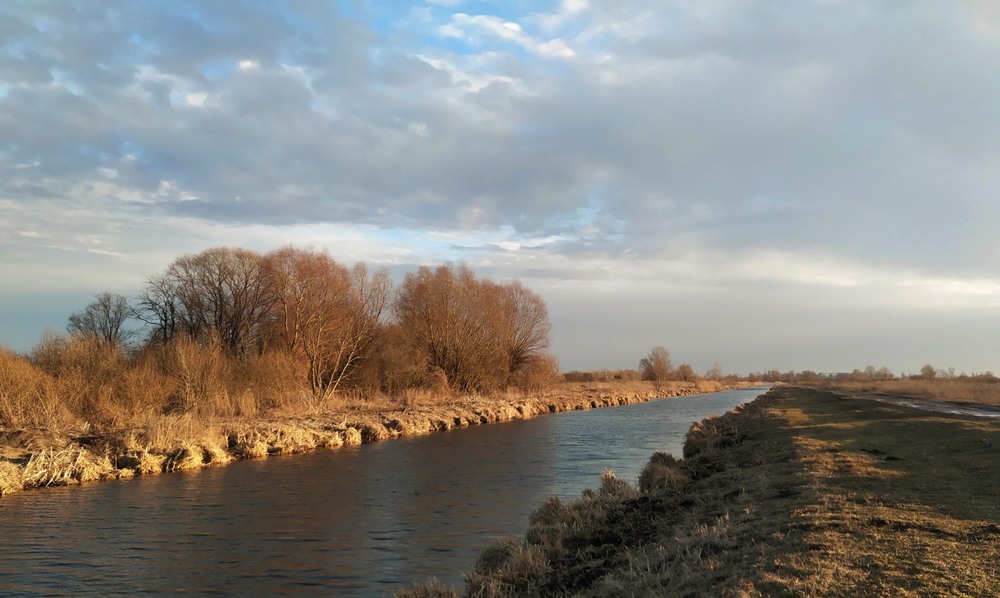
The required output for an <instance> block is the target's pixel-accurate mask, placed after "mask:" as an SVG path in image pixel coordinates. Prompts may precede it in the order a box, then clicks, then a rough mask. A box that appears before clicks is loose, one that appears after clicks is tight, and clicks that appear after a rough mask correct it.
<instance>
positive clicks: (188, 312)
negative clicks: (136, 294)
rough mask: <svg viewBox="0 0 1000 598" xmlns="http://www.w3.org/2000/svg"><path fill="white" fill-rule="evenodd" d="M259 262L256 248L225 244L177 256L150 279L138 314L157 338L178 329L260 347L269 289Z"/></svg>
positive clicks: (237, 348)
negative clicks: (152, 329)
mask: <svg viewBox="0 0 1000 598" xmlns="http://www.w3.org/2000/svg"><path fill="white" fill-rule="evenodd" d="M261 264H262V257H261V256H260V255H259V254H257V253H255V252H253V251H249V250H246V249H239V248H229V247H216V248H213V249H208V250H205V251H203V252H201V253H199V254H197V255H185V256H182V257H180V258H177V259H176V260H175V261H174V262H173V263H172V264H171V265H170V266H169V267H168V268H167V270H166V272H164V273H163V275H161V276H159V277H155V278H152V279H150V281H149V284H148V285H147V290H146V292H145V293H144V294H143V295H142V296H141V297H140V301H139V304H140V311H141V313H142V314H143V316H142V317H143V319H144V320H145V321H147V322H151V323H152V324H153V326H154V332H153V334H154V335H157V336H161V337H162V339H163V340H169V338H172V337H173V336H175V335H177V334H179V333H184V334H187V335H188V336H190V337H191V338H194V339H198V340H201V341H203V342H218V343H219V344H221V345H222V346H223V347H225V348H226V350H227V351H229V353H230V354H232V355H235V356H238V357H239V356H246V355H248V354H250V353H252V352H253V351H255V350H259V349H260V344H261V341H262V339H261V333H262V331H263V328H264V325H265V324H266V322H267V319H268V318H269V317H270V316H271V305H272V303H273V294H272V293H271V289H270V284H269V282H268V281H267V280H266V277H265V273H264V270H263V268H262V267H261Z"/></svg>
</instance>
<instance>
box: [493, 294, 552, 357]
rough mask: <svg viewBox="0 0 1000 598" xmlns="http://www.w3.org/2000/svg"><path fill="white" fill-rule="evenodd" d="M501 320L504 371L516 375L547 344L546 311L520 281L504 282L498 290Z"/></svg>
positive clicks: (539, 300) (547, 316)
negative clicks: (505, 358)
mask: <svg viewBox="0 0 1000 598" xmlns="http://www.w3.org/2000/svg"><path fill="white" fill-rule="evenodd" d="M499 299H500V315H501V321H500V322H498V323H497V325H498V328H499V329H500V330H502V331H503V332H504V343H505V345H506V347H505V349H506V352H507V361H508V363H507V371H508V373H509V374H511V375H513V374H516V373H517V372H518V371H520V370H522V369H523V368H525V367H527V366H528V365H529V364H532V362H533V360H534V359H535V358H536V357H538V356H539V355H540V354H541V353H542V352H543V351H544V350H545V349H547V348H548V346H549V332H550V330H551V328H552V326H551V324H550V323H549V312H548V309H547V308H546V307H545V302H544V301H543V300H542V298H541V297H539V296H538V295H537V294H535V293H534V292H532V291H531V290H530V289H528V288H526V287H525V286H524V285H522V284H521V283H520V282H512V283H510V284H507V285H504V286H503V287H502V289H501V292H500V297H499Z"/></svg>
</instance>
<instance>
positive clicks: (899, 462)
mask: <svg viewBox="0 0 1000 598" xmlns="http://www.w3.org/2000/svg"><path fill="white" fill-rule="evenodd" d="M997 447H1000V422H998V421H996V420H985V419H980V420H977V419H974V418H969V417H963V416H947V415H939V414H934V413H929V412H926V411H918V410H915V409H910V408H906V407H901V406H895V405H889V404H885V403H879V402H875V401H871V400H864V399H851V398H846V397H844V396H843V395H841V394H837V393H832V392H825V391H821V390H810V389H801V388H781V389H777V390H774V391H772V392H771V393H769V394H768V395H767V397H766V398H764V399H761V400H758V401H755V402H754V403H752V404H750V405H748V406H745V407H743V408H740V409H739V410H738V411H737V412H735V413H729V414H726V415H723V416H721V417H713V418H709V419H707V420H705V421H703V422H700V423H699V424H696V425H695V426H693V427H692V429H691V432H690V433H689V435H688V440H687V444H686V446H685V457H686V458H685V459H684V460H683V461H678V460H676V459H673V458H672V457H669V456H667V455H663V454H655V455H654V456H653V457H652V458H651V459H650V462H649V464H647V466H646V468H645V469H644V470H643V473H642V476H641V477H640V482H639V487H638V488H632V487H630V486H629V485H628V484H625V483H624V482H621V481H618V480H614V478H613V477H611V476H609V475H605V477H604V479H603V480H602V481H601V487H600V489H598V490H597V491H591V490H588V491H586V492H584V494H583V495H582V496H581V497H580V498H579V499H577V500H576V501H571V502H568V503H564V502H562V501H560V500H558V499H554V498H553V499H550V500H549V501H548V502H547V503H545V504H544V505H542V506H541V507H539V509H538V510H537V511H536V512H535V514H534V515H532V517H531V520H530V522H529V527H528V529H527V532H526V534H525V536H524V537H522V538H517V539H504V540H500V541H499V542H497V543H496V544H495V545H494V546H492V547H490V548H488V549H487V550H486V552H484V553H483V556H482V557H481V558H480V560H479V563H478V564H477V566H476V569H475V570H474V571H472V572H469V573H468V575H467V587H466V590H465V595H467V596H546V595H580V596H603V595H614V596H647V595H648V596H653V595H670V596H673V595H677V596H682V595H692V596H694V595H699V596H701V595H705V596H708V595H711V596H772V595H805V596H815V595H835V596H861V595H893V596H897V595H898V596H925V595H969V596H987V595H994V593H995V591H996V588H997V587H1000V568H998V567H1000V564H998V561H997V558H996V555H998V554H1000V525H998V524H1000V487H998V484H997V481H998V477H997V474H996V472H995V466H996V463H997V458H998V456H997V453H996V451H997V450H1000V448H997ZM454 592H455V590H453V589H450V588H444V587H442V586H441V585H440V584H437V585H436V586H434V587H431V586H417V587H415V588H413V589H407V590H402V591H400V593H399V595H400V596H436V595H440V596H446V595H454Z"/></svg>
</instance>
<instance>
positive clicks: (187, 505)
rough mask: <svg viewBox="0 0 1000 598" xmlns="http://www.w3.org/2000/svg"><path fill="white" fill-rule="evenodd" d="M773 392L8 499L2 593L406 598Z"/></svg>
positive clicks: (454, 578)
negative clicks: (547, 513)
mask: <svg viewBox="0 0 1000 598" xmlns="http://www.w3.org/2000/svg"><path fill="white" fill-rule="evenodd" d="M763 391H764V389H761V388H754V389H745V390H734V391H726V392H720V393H713V394H707V395H695V396H691V397H680V398H672V399H661V400H658V401H652V402H648V403H641V404H637V405H630V406H625V407H612V408H604V409H594V410H589V411H574V412H567V413H559V414H552V415H546V416H541V417H537V418H534V419H530V420H526V421H516V422H510V423H505V424H494V425H489V426H482V427H475V428H466V429H462V430H453V431H450V432H442V433H437V434H432V435H430V436H421V437H416V438H402V439H398V440H392V441H388V442H382V443H377V444H368V445H363V446H360V447H343V448H340V449H336V450H320V451H316V452H312V453H308V454H304V455H295V456H287V457H271V458H269V459H265V460H258V461H242V462H238V463H234V464H232V465H228V466H226V467H219V468H207V469H201V470H194V471H186V472H179V473H174V474H169V475H161V476H151V477H144V478H139V479H136V480H129V481H113V482H102V483H99V484H89V485H84V486H82V487H70V488H53V489H47V490H44V491H38V492H24V493H21V494H15V495H13V496H10V497H5V498H3V499H2V500H0V595H10V594H25V595H67V594H74V595H81V594H95V595H97V594H99V595H112V594H119V595H134V594H139V593H143V594H170V595H173V594H177V593H181V592H189V593H194V594H197V595H204V594H238V595H262V594H274V593H280V594H294V593H303V594H305V593H313V594H320V595H366V596H371V595H374V596H379V595H383V594H391V592H392V591H393V590H394V589H397V588H399V587H402V586H407V585H410V583H411V582H413V581H421V580H424V579H426V578H427V577H429V576H432V575H433V576H437V577H438V578H439V579H441V580H442V581H446V582H448V583H454V584H460V583H461V581H462V573H461V572H462V571H468V570H470V569H471V568H472V566H473V564H474V563H475V559H476V557H477V556H478V554H479V552H480V551H481V550H482V549H483V548H485V547H486V546H487V545H488V544H489V543H490V542H491V541H492V540H493V539H494V538H496V537H499V536H505V535H518V534H521V533H523V532H524V530H525V528H526V526H527V520H528V516H529V515H530V513H531V512H532V511H533V510H534V509H535V508H536V507H537V506H539V505H540V504H541V503H542V502H543V501H544V500H545V499H546V498H548V497H549V496H552V495H556V496H559V497H561V498H574V497H576V496H579V494H580V492H582V491H583V490H584V489H585V488H587V487H596V486H597V485H598V484H599V478H600V474H601V472H602V471H603V470H605V469H612V470H614V471H615V473H616V474H617V475H618V477H620V478H623V479H626V480H629V481H630V482H635V480H636V478H637V477H638V475H639V472H640V470H641V469H642V466H643V465H644V464H645V462H646V460H647V459H648V458H649V455H650V454H651V453H652V452H653V451H654V450H661V451H667V452H671V453H673V454H674V455H676V456H680V454H681V447H682V444H683V439H684V434H685V433H686V432H687V429H688V427H690V425H691V423H692V422H694V421H697V420H700V419H702V418H704V417H706V416H708V415H711V414H713V413H723V412H725V411H727V410H729V409H731V408H733V407H735V406H736V405H739V404H741V403H745V402H747V401H750V400H753V398H755V397H756V396H757V395H759V394H760V393H762V392H763Z"/></svg>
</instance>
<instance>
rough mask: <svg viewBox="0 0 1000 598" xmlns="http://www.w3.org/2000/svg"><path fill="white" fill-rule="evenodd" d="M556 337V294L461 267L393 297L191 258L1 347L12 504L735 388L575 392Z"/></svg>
mask: <svg viewBox="0 0 1000 598" xmlns="http://www.w3.org/2000/svg"><path fill="white" fill-rule="evenodd" d="M549 333H550V323H549V316H548V311H547V308H546V306H545V303H544V301H543V300H542V298H541V297H540V296H538V295H537V294H535V293H534V292H532V291H531V290H530V289H528V288H527V287H525V286H523V285H522V284H521V283H519V282H516V281H515V282H508V283H498V282H494V281H491V280H489V279H485V278H481V277H478V276H476V275H475V274H474V273H473V272H472V271H471V270H469V269H468V268H467V267H465V266H461V265H453V264H448V265H443V266H439V267H437V268H429V267H422V268H419V269H418V270H417V271H416V272H412V273H409V274H406V275H405V276H404V278H403V279H402V281H401V283H400V284H399V285H393V284H392V283H391V281H390V279H389V277H388V274H387V273H386V272H384V271H380V272H371V271H369V269H368V268H367V267H366V266H365V265H364V264H359V265H356V266H354V267H353V268H350V269H349V268H347V267H346V266H343V265H341V264H339V263H338V262H337V261H335V260H334V259H333V258H332V257H330V256H329V255H328V254H326V253H323V252H318V251H313V250H307V249H300V248H295V247H285V248H282V249H279V250H277V251H274V252H271V253H268V254H258V253H255V252H252V251H249V250H246V249H240V248H228V247H218V248H214V249H209V250H206V251H204V252H202V253H199V254H196V255H185V256H182V257H180V258H178V259H176V260H175V261H174V262H173V263H172V264H171V265H170V266H169V267H168V268H167V269H166V270H165V271H164V272H162V273H160V274H158V275H155V276H152V277H151V278H149V279H148V281H147V284H146V288H145V290H144V291H143V292H142V293H141V294H140V295H139V296H138V297H136V298H134V299H132V300H129V299H127V298H125V297H122V296H119V295H115V294H112V293H101V294H99V295H98V296H97V297H96V298H95V300H94V301H93V302H91V303H90V304H89V305H87V306H85V307H84V308H83V309H82V310H81V311H80V312H78V313H74V314H72V315H70V316H69V322H68V325H67V334H58V333H47V334H46V335H45V336H44V337H43V338H42V340H41V341H40V342H39V343H38V344H37V345H36V346H35V347H34V348H33V349H31V350H30V351H28V352H27V353H26V354H17V353H14V352H12V351H9V350H5V349H3V348H2V347H0V494H5V493H8V492H13V491H17V490H20V489H24V488H32V487H39V486H48V485H59V484H66V483H75V482H80V481H87V480H92V479H104V478H114V477H129V476H133V475H139V474H148V473H154V472H157V471H171V470H174V469H182V468H188V467H200V466H203V465H205V464H215V463H223V462H226V461H230V460H232V459H236V458H244V457H254V456H263V455H267V454H274V453H285V452H300V451H303V450H309V449H311V448H316V447H321V446H337V445H340V444H356V443H359V442H363V441H371V440H379V439H382V438H386V437H392V436H398V435H402V434H420V433H427V432H430V431H435V430H442V429H448V428H451V427H455V426H462V425H470V424H477V423H487V422H493V421H507V420H510V419H515V418H520V417H531V416H532V415H536V414H539V413H548V412H552V411H565V410H569V409H584V408H591V407H598V406H606V405H616V404H625V403H629V402H635V401H638V400H648V399H651V398H655V397H657V396H671V395H672V394H690V393H693V392H709V391H712V390H719V389H721V388H723V387H722V386H721V384H720V383H719V382H718V381H715V380H700V381H699V380H695V379H693V378H692V379H690V380H682V381H678V382H677V383H675V384H670V385H663V384H660V383H659V381H658V382H657V384H655V385H651V384H650V383H649V382H644V381H642V380H639V378H640V376H639V373H638V372H636V371H624V372H622V371H619V372H615V373H614V374H613V375H608V372H602V373H596V374H595V373H587V374H586V376H585V378H586V379H587V381H586V382H582V381H581V382H577V383H570V382H565V381H564V380H565V378H564V377H563V376H562V375H561V373H560V370H559V364H558V362H557V360H556V359H555V357H554V356H553V355H551V354H550V353H549V352H548V346H549ZM734 383H735V381H734V380H728V381H726V384H727V385H728V386H732V385H733V384H734Z"/></svg>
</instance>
